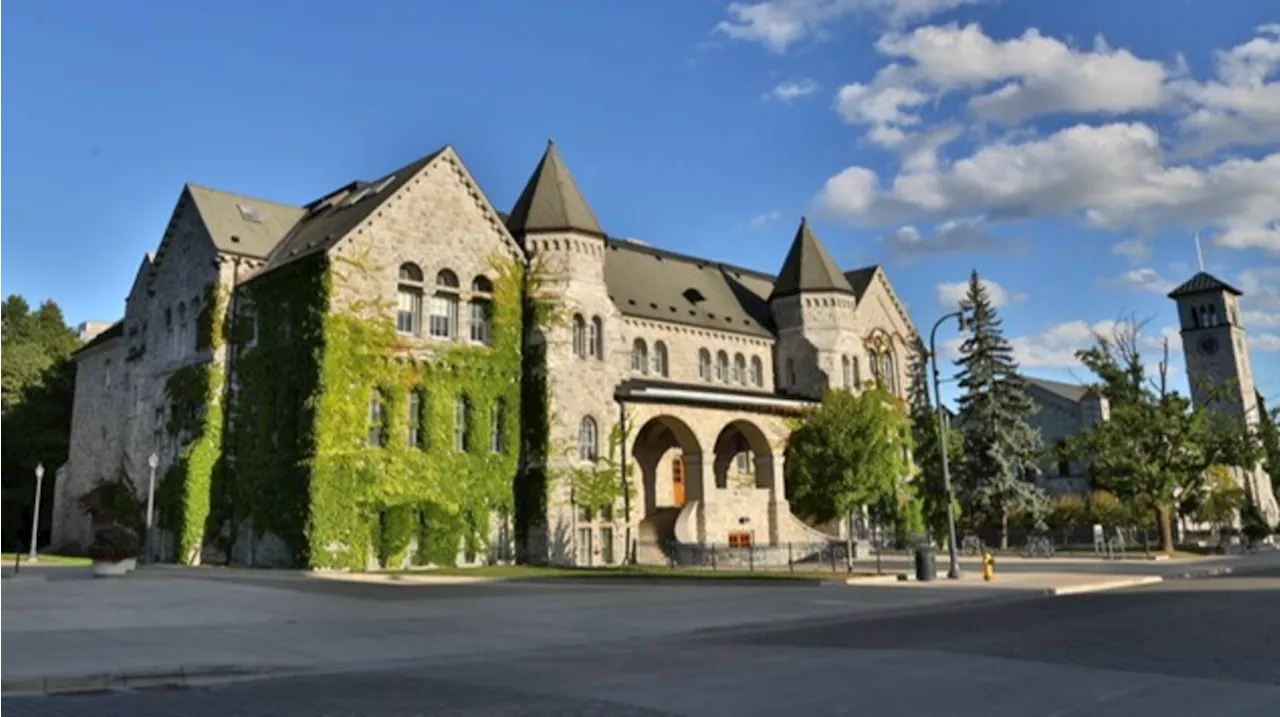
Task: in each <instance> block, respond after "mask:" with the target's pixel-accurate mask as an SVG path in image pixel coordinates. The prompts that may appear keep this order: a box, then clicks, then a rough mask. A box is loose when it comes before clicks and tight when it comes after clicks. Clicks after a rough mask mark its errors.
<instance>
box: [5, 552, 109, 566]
mask: <svg viewBox="0 0 1280 717" xmlns="http://www.w3.org/2000/svg"><path fill="white" fill-rule="evenodd" d="M39 555H40V560H39V562H38V563H37V565H75V566H88V565H92V564H93V561H92V560H90V559H88V558H78V557H75V556H71V555H53V554H46V553H40V554H39ZM0 561H2V562H3V563H4V565H5V567H12V566H13V553H4V554H0ZM27 562H28V561H27V554H26V553H23V554H22V564H23V565H26V564H27Z"/></svg>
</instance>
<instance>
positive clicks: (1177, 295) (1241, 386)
mask: <svg viewBox="0 0 1280 717" xmlns="http://www.w3.org/2000/svg"><path fill="white" fill-rule="evenodd" d="M1241 295H1242V294H1241V292H1240V290H1239V289H1237V288H1235V287H1233V286H1231V285H1230V284H1228V283H1226V282H1224V281H1222V280H1221V279H1218V278H1217V277H1215V276H1212V275H1211V274H1208V273H1206V272H1204V271H1201V272H1198V273H1197V274H1196V275H1195V276H1193V277H1191V278H1190V279H1189V280H1187V281H1186V282H1185V283H1184V284H1182V285H1181V286H1179V287H1178V288H1176V289H1174V290H1173V291H1171V292H1169V298H1170V299H1173V300H1174V301H1175V302H1177V304H1178V323H1179V324H1180V326H1181V334H1182V351H1183V355H1184V356H1185V358H1186V363H1187V379H1188V381H1189V382H1190V384H1191V399H1192V401H1193V402H1194V403H1195V405H1197V406H1205V407H1208V408H1210V409H1212V410H1214V411H1219V412H1221V413H1224V414H1226V415H1229V416H1233V417H1236V418H1240V419H1242V420H1244V422H1245V423H1246V424H1247V425H1249V426H1251V427H1256V426H1257V425H1258V422H1259V420H1260V418H1261V417H1260V416H1259V415H1258V393H1257V390H1256V389H1255V387H1254V383H1253V366H1252V365H1251V364H1250V361H1249V349H1248V342H1247V340H1246V335H1245V328H1244V325H1243V324H1242V323H1241V321H1240V296H1241ZM1232 473H1233V474H1235V476H1236V478H1237V479H1238V480H1239V481H1240V482H1241V483H1242V484H1243V485H1244V489H1245V491H1246V493H1247V494H1248V495H1249V499H1250V500H1251V501H1253V502H1254V504H1255V505H1257V506H1258V508H1259V509H1260V510H1261V511H1262V514H1263V516H1264V517H1265V518H1266V519H1267V520H1268V521H1270V522H1271V523H1273V524H1274V523H1275V521H1276V520H1277V519H1280V508H1278V507H1277V505H1276V498H1275V494H1274V492H1273V491H1272V488H1271V480H1270V478H1269V477H1268V476H1267V474H1266V473H1265V472H1264V471H1263V470H1262V469H1261V468H1260V467H1256V466H1246V467H1245V468H1244V470H1241V469H1239V468H1236V469H1233V470H1232Z"/></svg>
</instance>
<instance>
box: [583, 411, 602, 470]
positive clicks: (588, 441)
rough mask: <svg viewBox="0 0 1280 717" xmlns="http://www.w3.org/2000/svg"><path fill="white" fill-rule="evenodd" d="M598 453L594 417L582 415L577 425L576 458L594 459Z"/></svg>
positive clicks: (598, 442)
mask: <svg viewBox="0 0 1280 717" xmlns="http://www.w3.org/2000/svg"><path fill="white" fill-rule="evenodd" d="M598 455H600V439H599V436H598V435H597V431H596V419H594V418H592V417H591V416H584V417H583V419H582V424H581V425H580V426H578V458H579V459H580V460H584V461H595V459H596V457H597V456H598Z"/></svg>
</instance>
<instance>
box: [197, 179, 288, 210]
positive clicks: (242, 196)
mask: <svg viewBox="0 0 1280 717" xmlns="http://www.w3.org/2000/svg"><path fill="white" fill-rule="evenodd" d="M185 184H186V186H188V187H190V188H192V189H202V190H204V191H206V192H216V193H218V194H225V195H227V196H230V197H239V198H240V199H248V200H249V201H253V202H265V203H267V204H274V205H276V206H278V207H286V208H288V209H302V208H303V207H302V205H300V204H289V203H288V202H278V201H276V200H274V199H266V198H265V197H255V196H252V195H249V194H243V193H241V192H232V191H229V190H226V189H218V188H216V187H210V186H207V185H204V184H196V183H195V182H185Z"/></svg>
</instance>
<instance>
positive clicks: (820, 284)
mask: <svg viewBox="0 0 1280 717" xmlns="http://www.w3.org/2000/svg"><path fill="white" fill-rule="evenodd" d="M803 291H839V292H843V293H846V294H853V293H854V291H853V287H852V286H850V285H849V280H848V279H847V278H845V275H844V272H842V271H840V267H839V266H837V265H836V262H835V260H834V259H832V258H831V255H830V254H828V253H827V248H826V247H824V246H823V245H822V241H821V240H820V239H818V235H817V234H814V233H813V230H812V229H810V228H809V220H808V219H805V218H801V219H800V228H799V229H798V230H796V238H795V239H794V240H793V241H792V242H791V251H789V252H787V259H786V261H784V262H783V263H782V271H781V272H779V273H778V281H777V283H775V284H774V285H773V294H772V295H771V296H770V297H769V298H770V299H779V298H782V297H784V296H791V295H793V294H799V293H800V292H803Z"/></svg>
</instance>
